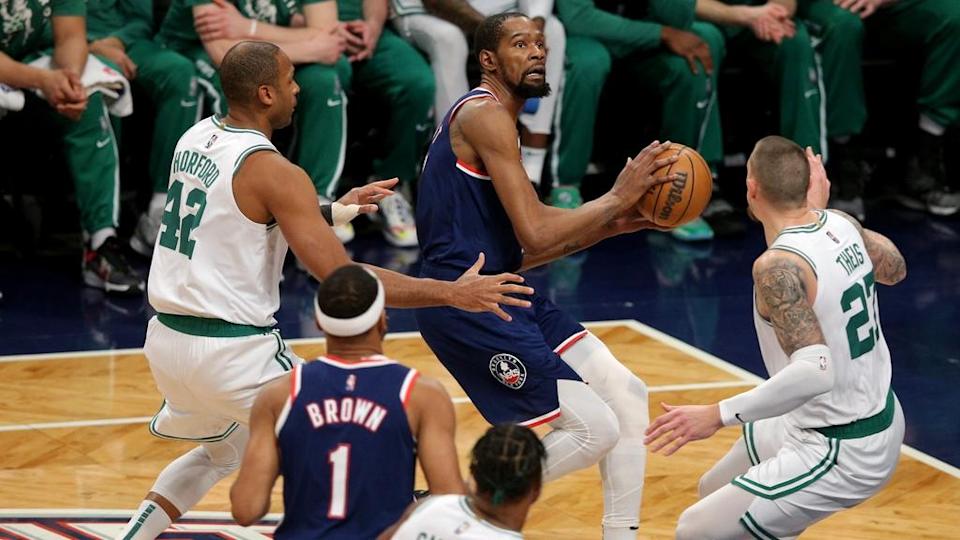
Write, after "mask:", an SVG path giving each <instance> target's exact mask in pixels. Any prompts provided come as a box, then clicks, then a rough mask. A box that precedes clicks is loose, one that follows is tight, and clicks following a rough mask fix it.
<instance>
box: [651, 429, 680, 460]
mask: <svg viewBox="0 0 960 540" xmlns="http://www.w3.org/2000/svg"><path fill="white" fill-rule="evenodd" d="M679 436H680V434H678V433H677V432H676V430H674V431H671V432H670V434H668V435H666V436H664V437H663V438H662V439H660V440H658V441H656V442H655V443H654V444H652V445H651V446H650V447H648V448H647V451H649V452H651V453H654V454H656V453H657V452H659V451H660V449H662V448H663V447H664V446H667V445H668V444H670V443H672V442H673V441H675V440H676V439H677V437H679Z"/></svg>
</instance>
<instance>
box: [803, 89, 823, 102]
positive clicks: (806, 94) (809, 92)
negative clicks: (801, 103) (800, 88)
mask: <svg viewBox="0 0 960 540" xmlns="http://www.w3.org/2000/svg"><path fill="white" fill-rule="evenodd" d="M818 92H820V91H819V90H817V89H816V88H814V89H812V90H807V91H806V92H804V93H803V99H810V98H812V97H813V96H815V95H817V93H818Z"/></svg>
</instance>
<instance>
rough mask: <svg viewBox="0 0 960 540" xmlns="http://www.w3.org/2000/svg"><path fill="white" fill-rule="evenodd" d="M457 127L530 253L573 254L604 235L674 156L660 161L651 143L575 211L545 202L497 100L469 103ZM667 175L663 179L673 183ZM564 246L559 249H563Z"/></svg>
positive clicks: (521, 242)
mask: <svg viewBox="0 0 960 540" xmlns="http://www.w3.org/2000/svg"><path fill="white" fill-rule="evenodd" d="M455 123H456V126H457V129H459V130H460V132H461V133H462V134H463V137H464V139H465V140H466V142H467V143H468V144H469V145H470V146H471V147H472V148H473V150H474V152H476V154H477V156H478V157H479V158H480V160H481V161H482V162H483V164H484V165H485V166H486V169H487V173H488V174H489V175H490V177H491V178H492V181H493V187H494V189H496V191H497V196H498V197H499V198H500V202H501V203H502V204H503V207H504V209H505V210H506V212H507V215H508V216H509V217H510V222H511V224H512V225H513V230H514V232H515V233H516V235H517V239H518V240H519V241H520V245H521V246H522V247H523V249H524V251H525V252H526V254H528V255H529V256H531V257H537V256H539V255H540V254H543V253H548V252H557V253H558V256H563V254H569V253H574V252H576V251H579V250H581V249H583V248H584V247H586V246H587V245H588V244H589V243H590V242H591V241H593V242H596V241H597V239H598V238H602V237H603V236H602V235H603V233H604V231H605V230H607V228H608V224H609V223H610V222H611V221H612V220H614V219H615V218H616V217H618V216H619V215H620V214H621V213H622V212H623V211H624V210H626V209H628V208H630V207H632V206H634V205H636V203H637V201H638V200H639V199H640V197H641V196H642V195H643V193H644V192H645V191H647V190H648V189H649V188H650V187H652V185H653V182H649V181H645V180H644V179H647V178H648V177H650V175H651V174H652V173H653V171H655V170H656V169H658V168H660V167H663V166H666V165H669V164H670V163H672V161H675V158H674V159H673V160H662V161H655V160H656V156H657V154H659V151H660V146H659V145H650V146H648V147H647V148H645V149H644V150H643V151H641V152H640V154H639V155H638V156H637V157H636V158H635V159H634V160H633V161H631V162H630V163H629V164H628V165H627V166H626V167H625V168H624V170H623V172H621V173H620V176H619V177H618V178H617V183H616V184H615V185H614V188H613V189H611V190H610V191H608V192H607V193H606V194H604V195H603V196H601V197H599V198H597V199H595V200H593V201H590V202H588V203H586V204H584V205H583V206H581V207H580V208H577V209H575V210H562V209H559V208H553V207H549V206H546V205H544V204H543V203H541V202H540V199H539V198H538V197H537V194H536V192H535V191H534V189H533V187H532V186H531V185H530V180H529V179H528V178H527V173H526V171H525V170H524V168H523V165H522V163H521V161H520V149H519V148H518V146H517V130H516V124H515V122H514V121H513V119H512V118H511V116H510V114H509V113H508V112H507V111H506V110H505V109H504V108H503V107H502V106H501V105H500V104H499V103H496V102H494V101H493V100H488V99H480V100H474V101H470V102H467V103H466V104H465V105H464V106H463V107H462V108H461V110H460V112H459V113H458V114H457V117H456V120H455ZM672 180H673V178H671V177H665V178H664V179H663V180H662V181H672ZM558 248H559V249H558Z"/></svg>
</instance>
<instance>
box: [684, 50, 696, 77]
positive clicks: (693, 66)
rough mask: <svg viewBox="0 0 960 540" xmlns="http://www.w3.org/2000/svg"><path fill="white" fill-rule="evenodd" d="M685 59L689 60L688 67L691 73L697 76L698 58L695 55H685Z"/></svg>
mask: <svg viewBox="0 0 960 540" xmlns="http://www.w3.org/2000/svg"><path fill="white" fill-rule="evenodd" d="M684 58H686V60H687V65H688V66H690V71H691V72H692V73H693V74H694V75H696V74H697V56H696V55H695V54H693V53H690V54H686V55H684Z"/></svg>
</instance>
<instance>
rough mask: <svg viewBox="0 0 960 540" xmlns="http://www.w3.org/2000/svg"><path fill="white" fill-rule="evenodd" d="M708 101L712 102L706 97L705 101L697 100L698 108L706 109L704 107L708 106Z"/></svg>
mask: <svg viewBox="0 0 960 540" xmlns="http://www.w3.org/2000/svg"><path fill="white" fill-rule="evenodd" d="M708 103H710V100H709V99H705V100H703V101H698V102H697V108H698V109H704V108H706V106H707V104H708Z"/></svg>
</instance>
